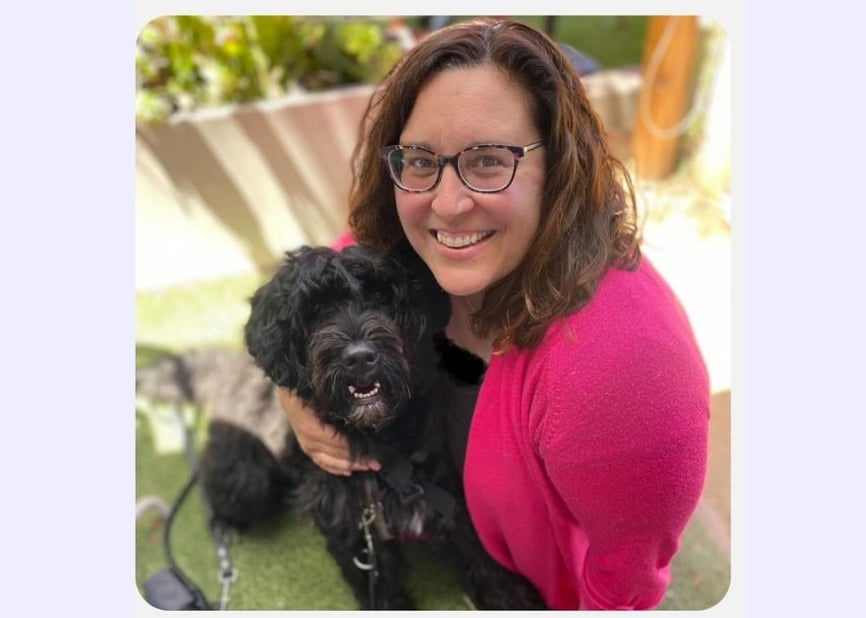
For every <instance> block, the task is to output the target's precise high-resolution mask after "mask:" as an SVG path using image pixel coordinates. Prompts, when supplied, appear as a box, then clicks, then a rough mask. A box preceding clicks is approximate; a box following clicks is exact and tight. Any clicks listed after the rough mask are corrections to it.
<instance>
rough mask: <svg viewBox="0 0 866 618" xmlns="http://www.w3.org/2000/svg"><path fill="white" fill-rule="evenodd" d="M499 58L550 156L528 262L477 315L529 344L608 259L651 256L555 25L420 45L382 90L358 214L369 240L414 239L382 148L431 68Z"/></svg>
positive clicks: (574, 303)
mask: <svg viewBox="0 0 866 618" xmlns="http://www.w3.org/2000/svg"><path fill="white" fill-rule="evenodd" d="M482 64H485V65H491V66H495V67H497V68H498V69H500V70H502V71H504V72H505V73H506V74H507V75H509V76H511V77H512V79H515V80H516V81H517V83H519V84H521V85H522V87H523V89H524V90H525V91H526V93H527V96H528V100H529V101H530V108H531V112H532V113H533V116H534V121H535V123H536V126H537V127H538V128H539V130H540V131H541V134H542V135H543V136H544V145H545V161H546V165H547V169H546V179H545V185H544V191H543V195H542V204H541V208H542V214H541V218H540V222H539V227H538V231H537V232H536V235H535V238H534V239H533V241H532V244H531V245H530V247H529V250H528V251H527V254H526V256H525V257H524V259H523V261H522V262H521V264H520V265H519V266H518V267H517V268H516V269H515V270H514V271H512V272H511V273H510V274H509V275H507V276H505V277H504V278H503V279H501V280H499V281H498V282H496V283H495V284H493V285H492V286H491V287H489V288H488V289H487V290H485V293H484V301H483V304H482V306H481V308H480V309H479V310H478V311H477V312H476V313H475V314H474V315H473V316H472V328H473V330H474V332H475V334H476V335H477V336H479V337H487V336H489V335H491V334H493V335H494V338H495V340H494V347H495V349H497V350H499V351H502V350H504V349H506V348H508V346H510V345H511V344H514V345H516V346H518V347H521V348H525V347H529V346H532V345H534V344H536V343H538V341H539V340H540V339H541V337H542V336H543V335H544V332H545V330H546V329H547V327H548V326H549V325H550V323H551V322H553V321H554V320H556V319H557V318H560V317H563V316H565V315H567V314H569V313H572V312H574V311H575V310H577V309H579V308H580V307H582V306H583V305H584V304H586V302H587V301H589V299H590V298H591V297H592V294H593V293H594V292H595V289H596V287H597V285H598V282H599V279H600V278H601V276H602V274H603V273H604V271H605V269H606V268H607V267H608V266H611V265H615V266H617V267H619V268H624V269H633V268H636V267H637V264H638V263H639V262H640V245H639V239H638V234H637V227H636V223H635V218H636V216H635V200H634V190H633V187H632V184H631V180H630V178H629V175H628V173H627V171H626V170H625V168H624V167H623V165H622V164H621V163H620V162H619V161H618V160H617V159H615V158H614V157H613V156H612V155H611V153H610V151H609V149H608V145H607V140H606V137H605V135H604V131H603V129H602V127H601V123H600V122H599V120H598V118H597V117H596V115H595V113H594V112H593V111H592V109H591V108H590V103H589V100H588V98H587V96H586V93H585V92H584V89H583V86H582V85H581V83H580V77H579V75H578V73H577V72H576V70H575V69H574V68H573V66H572V65H571V63H570V62H569V60H568V58H567V57H566V56H565V54H564V53H562V52H561V51H560V49H559V47H558V46H557V45H556V43H554V42H553V41H551V40H550V38H549V37H548V36H547V35H545V34H544V33H542V32H540V31H538V30H536V29H534V28H532V27H530V26H527V25H524V24H521V23H518V22H512V21H488V20H482V21H472V22H465V23H458V24H456V25H453V26H450V27H447V28H443V29H442V30H439V31H436V32H434V33H433V34H432V35H430V36H429V37H428V38H427V39H425V40H424V41H422V42H421V43H420V44H419V45H417V46H416V47H414V48H413V49H412V50H411V51H409V52H408V53H407V54H406V55H405V56H404V57H403V58H402V59H401V61H400V62H399V63H398V64H397V65H396V66H395V67H394V68H393V69H392V70H391V72H390V73H389V74H388V75H387V76H386V77H385V79H384V81H383V83H382V84H381V87H380V88H378V89H377V91H376V93H375V94H374V95H373V97H372V98H371V100H370V103H369V105H368V107H367V111H366V113H365V116H364V123H362V133H361V136H360V140H359V143H358V146H357V147H356V149H355V153H354V157H353V161H354V167H353V183H352V191H351V195H350V199H349V209H350V214H349V224H350V226H351V228H352V233H353V235H354V237H355V239H356V240H357V241H358V242H361V243H364V244H370V245H373V246H376V247H379V248H382V249H391V248H394V247H395V246H396V245H397V244H399V243H400V242H402V241H405V234H404V233H403V229H402V227H401V225H400V220H399V218H398V216H397V206H396V203H395V200H394V190H395V188H394V185H393V183H392V182H391V179H390V177H389V176H388V173H387V171H386V170H385V167H384V164H383V162H382V160H381V158H380V156H379V148H380V147H382V146H388V145H391V144H396V143H398V140H399V136H400V133H401V132H402V130H403V126H404V125H405V123H406V121H407V119H408V118H409V115H410V113H411V112H412V108H413V107H414V105H415V99H416V98H417V96H418V93H419V91H420V90H421V88H422V87H423V85H424V84H425V83H426V81H427V80H428V79H429V78H430V76H431V75H433V74H435V73H437V72H441V71H445V70H448V69H452V68H460V67H472V66H478V65H482Z"/></svg>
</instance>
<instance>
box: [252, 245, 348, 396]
mask: <svg viewBox="0 0 866 618" xmlns="http://www.w3.org/2000/svg"><path fill="white" fill-rule="evenodd" d="M338 257H339V254H338V253H337V252H336V251H334V250H333V249H330V248H328V247H309V246H302V247H300V248H298V249H296V250H294V251H289V252H287V253H286V254H285V258H284V260H283V263H282V265H281V266H280V268H279V270H277V272H276V274H275V275H274V276H273V278H272V279H271V280H270V281H268V282H267V283H266V284H264V285H263V286H262V287H260V288H259V289H258V290H257V291H256V292H255V294H254V295H253V297H252V299H251V301H250V303H251V310H250V317H249V319H248V320H247V323H246V327H245V329H244V336H245V339H246V345H247V349H248V350H249V353H250V354H251V355H252V357H253V358H254V359H255V361H256V363H257V364H258V365H259V367H261V368H262V370H264V372H265V373H266V374H267V376H268V377H269V378H270V379H271V380H273V381H274V382H275V383H276V384H278V385H279V386H283V387H286V388H290V389H293V390H296V391H297V392H298V394H299V395H301V396H302V397H305V396H307V395H308V394H310V393H311V387H310V376H309V368H308V365H309V363H308V361H307V341H308V338H309V335H310V333H311V331H312V329H313V327H314V325H315V323H316V319H317V316H318V315H320V314H321V312H322V311H323V309H324V304H325V303H328V302H333V301H334V299H335V295H337V294H338V291H339V289H340V287H339V285H337V284H336V283H335V281H334V275H333V273H334V270H335V269H334V268H332V264H333V262H334V260H335V259H337V258H338ZM343 287H345V285H343ZM325 291H327V298H325V297H324V296H325V294H324V292H325Z"/></svg>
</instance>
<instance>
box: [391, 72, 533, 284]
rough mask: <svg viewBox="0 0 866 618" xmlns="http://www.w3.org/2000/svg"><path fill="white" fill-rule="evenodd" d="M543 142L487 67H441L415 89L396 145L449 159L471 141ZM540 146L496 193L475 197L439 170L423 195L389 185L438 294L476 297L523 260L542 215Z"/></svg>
mask: <svg viewBox="0 0 866 618" xmlns="http://www.w3.org/2000/svg"><path fill="white" fill-rule="evenodd" d="M542 139H543V136H542V135H541V133H540V132H539V130H538V128H537V127H536V126H535V124H534V123H533V121H532V116H531V115H530V109H529V103H528V100H527V94H526V93H525V92H524V91H523V89H522V88H521V87H520V86H519V85H518V84H517V83H515V82H513V81H511V79H509V78H508V77H507V75H506V74H505V73H502V72H501V71H499V70H498V69H496V68H493V67H491V66H479V67H472V68H456V69H448V70H446V71H444V72H442V73H437V74H436V75H434V76H433V77H431V78H430V79H429V81H427V83H426V84H425V85H424V86H423V87H422V89H421V91H420V93H419V95H418V98H417V100H416V102H415V106H414V108H413V109H412V113H411V114H410V115H409V119H408V120H407V122H406V125H405V126H404V127H403V132H402V133H401V134H400V144H402V145H416V146H425V147H427V148H430V149H431V150H433V151H435V152H436V153H438V154H444V155H453V154H456V153H457V152H460V151H461V150H463V149H464V148H467V147H469V146H473V145H477V144H504V145H508V146H526V145H528V144H531V143H534V142H538V141H540V140H542ZM544 170H545V165H544V148H538V149H535V150H532V151H531V152H529V153H527V154H526V156H525V157H524V158H523V159H522V160H521V161H520V163H519V165H518V166H517V172H516V174H515V176H514V180H513V182H512V183H511V186H509V187H508V188H507V189H506V190H504V191H501V192H499V193H477V192H475V191H472V190H471V189H469V188H468V187H466V185H464V184H463V183H462V182H461V180H460V178H459V176H458V175H457V170H455V169H454V167H453V166H452V165H450V164H449V165H446V166H445V168H444V169H443V170H442V178H441V180H440V182H439V184H438V185H437V186H436V187H434V188H433V189H431V190H430V191H425V192H423V193H409V192H406V191H403V190H402V189H400V188H398V187H394V191H395V197H396V202H397V213H398V215H399V217H400V222H401V224H402V225H403V230H404V231H405V233H406V237H407V238H408V240H409V242H410V243H411V245H412V247H413V248H414V249H415V251H416V252H417V253H418V254H419V255H420V256H421V258H422V259H423V260H424V261H425V262H426V263H427V265H428V266H429V267H430V270H431V271H432V272H433V275H434V276H435V277H436V280H437V281H438V282H439V285H441V286H442V287H443V288H444V289H445V291H447V292H448V293H450V294H452V295H454V296H477V295H479V294H480V293H482V292H483V291H484V290H486V289H487V288H488V287H489V286H490V285H491V284H493V283H495V282H496V281H498V280H499V279H501V278H503V277H504V276H506V275H507V274H508V273H510V272H511V271H512V270H514V269H515V268H516V267H517V265H518V264H519V263H520V261H521V260H522V259H523V257H524V256H525V255H526V253H527V251H528V249H529V246H530V244H531V242H532V239H533V238H534V236H535V232H536V230H537V229H538V221H539V216H540V213H541V195H542V190H543V188H544V177H545V174H544Z"/></svg>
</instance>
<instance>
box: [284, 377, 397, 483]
mask: <svg viewBox="0 0 866 618" xmlns="http://www.w3.org/2000/svg"><path fill="white" fill-rule="evenodd" d="M277 390H278V393H279V395H278V397H279V400H280V405H281V406H282V408H283V411H285V413H286V416H287V417H288V419H289V424H290V425H291V426H292V431H293V432H294V434H295V438H296V439H297V441H298V444H299V445H300V447H301V450H302V451H304V453H306V454H307V456H308V457H309V458H310V459H311V460H312V461H313V463H315V464H316V465H317V466H319V467H320V468H321V469H322V470H324V471H325V472H328V473H330V474H336V475H339V476H349V475H351V474H352V472H366V471H368V470H373V471H377V470H379V469H380V468H381V467H382V465H381V464H380V463H379V462H378V461H376V460H373V459H363V460H359V461H352V460H351V458H350V457H349V445H348V443H347V442H346V439H345V438H344V437H343V436H341V435H339V434H337V433H336V432H335V431H334V429H332V428H330V427H328V426H327V425H326V424H324V423H322V422H321V421H320V420H319V419H318V418H317V417H316V414H315V412H313V411H312V410H310V409H309V408H307V407H306V406H304V404H303V402H302V401H301V399H300V398H299V397H297V396H296V395H294V394H293V393H292V392H291V391H289V390H287V389H285V388H278V389H277Z"/></svg>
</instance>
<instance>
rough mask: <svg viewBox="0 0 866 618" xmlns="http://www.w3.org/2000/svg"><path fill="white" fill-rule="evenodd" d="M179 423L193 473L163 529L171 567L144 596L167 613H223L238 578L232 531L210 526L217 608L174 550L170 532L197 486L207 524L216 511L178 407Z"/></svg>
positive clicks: (154, 580) (147, 585)
mask: <svg viewBox="0 0 866 618" xmlns="http://www.w3.org/2000/svg"><path fill="white" fill-rule="evenodd" d="M174 410H175V415H176V416H177V418H178V422H180V423H182V424H183V427H184V444H185V447H186V459H187V463H188V464H189V466H190V468H192V474H191V475H190V478H189V480H188V481H187V482H186V484H185V485H184V486H183V489H181V491H180V494H178V497H177V498H176V499H175V501H174V503H173V504H172V506H171V510H170V511H169V513H168V516H167V517H166V519H165V528H164V529H163V537H162V541H163V550H164V552H165V557H166V560H167V561H168V564H169V568H168V569H162V570H160V571H158V572H157V573H156V574H155V575H153V576H151V577H150V578H148V579H147V580H146V581H145V582H144V585H143V587H144V597H145V599H146V600H147V601H148V603H150V604H151V605H153V606H154V607H156V608H158V609H166V610H212V609H219V610H224V609H227V608H228V604H229V600H230V598H231V586H232V584H234V582H235V581H236V580H237V578H238V570H237V568H236V567H235V566H234V565H233V564H232V560H231V554H230V553H229V545H230V543H231V541H232V537H233V531H231V530H228V529H224V528H222V527H219V526H216V525H213V524H211V528H210V530H211V535H212V537H213V540H214V544H215V546H216V554H217V560H218V562H219V568H218V571H217V580H218V581H219V583H220V585H221V594H220V601H219V603H218V604H217V605H216V606H214V605H213V604H211V603H209V602H208V600H207V598H206V596H205V594H204V592H202V590H201V588H199V586H197V585H196V583H195V582H194V581H193V580H192V579H191V578H190V577H189V576H188V575H187V574H186V573H184V571H183V570H182V569H181V568H180V566H179V565H178V564H177V561H176V560H175V557H174V552H172V549H171V530H172V526H173V523H174V519H175V516H176V515H177V513H178V511H179V510H180V508H181V506H183V503H184V502H185V501H186V499H187V497H188V496H189V494H190V492H191V491H192V488H193V487H195V486H196V485H198V486H199V489H200V490H201V497H202V503H203V505H204V509H205V513H206V515H207V519H208V522H212V521H213V509H212V508H211V505H210V503H209V502H208V500H207V496H206V495H205V493H204V490H203V489H202V487H201V484H200V483H199V482H198V481H199V466H198V461H197V459H196V454H195V450H194V449H193V446H192V436H191V434H190V430H189V427H187V426H186V423H184V421H183V419H182V417H181V415H180V410H179V408H178V407H177V406H175V408H174Z"/></svg>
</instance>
